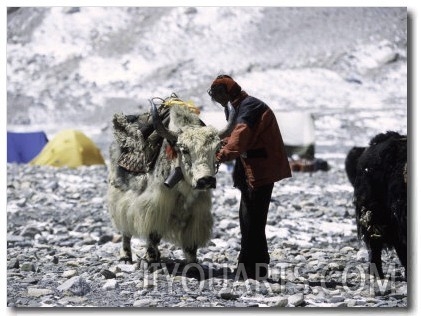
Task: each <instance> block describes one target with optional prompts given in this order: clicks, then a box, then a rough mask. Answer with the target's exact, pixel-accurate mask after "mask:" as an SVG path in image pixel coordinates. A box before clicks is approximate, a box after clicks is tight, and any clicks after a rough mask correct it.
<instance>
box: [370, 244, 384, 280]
mask: <svg viewBox="0 0 421 316" xmlns="http://www.w3.org/2000/svg"><path fill="white" fill-rule="evenodd" d="M382 248H383V243H382V240H380V239H378V238H370V240H369V243H368V256H369V259H370V274H372V275H374V276H375V275H376V273H375V272H376V271H375V270H377V273H378V276H379V278H381V279H384V274H383V268H382ZM373 265H374V267H375V268H376V269H374V267H373Z"/></svg>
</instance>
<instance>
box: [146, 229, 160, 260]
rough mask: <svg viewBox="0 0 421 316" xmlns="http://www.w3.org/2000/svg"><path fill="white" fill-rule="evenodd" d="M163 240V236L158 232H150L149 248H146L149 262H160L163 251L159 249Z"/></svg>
mask: <svg viewBox="0 0 421 316" xmlns="http://www.w3.org/2000/svg"><path fill="white" fill-rule="evenodd" d="M160 241H161V236H159V234H158V233H156V232H154V233H150V234H149V236H148V248H147V249H146V260H147V261H148V262H159V260H160V258H161V253H160V252H159V249H158V244H159V242H160Z"/></svg>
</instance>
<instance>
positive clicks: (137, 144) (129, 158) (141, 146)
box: [112, 93, 200, 173]
mask: <svg viewBox="0 0 421 316" xmlns="http://www.w3.org/2000/svg"><path fill="white" fill-rule="evenodd" d="M157 100H158V101H159V102H160V105H159V107H158V112H159V115H160V117H161V120H162V123H163V124H164V126H165V127H168V125H169V122H170V107H171V106H172V105H175V104H178V105H183V106H186V107H188V108H189V110H190V111H192V112H194V113H196V114H199V113H200V111H199V109H198V108H197V107H196V106H195V105H194V104H193V103H192V102H186V101H183V100H181V99H179V98H178V97H177V95H176V94H175V93H173V94H171V96H170V97H168V98H165V99H162V98H153V99H152V100H151V102H156V101H157ZM112 122H113V128H114V138H115V140H116V142H117V144H118V146H119V147H120V149H121V154H120V157H119V159H118V165H119V166H120V167H121V168H123V169H125V170H126V171H128V172H132V173H147V172H149V171H150V170H152V169H153V168H154V166H155V162H156V159H157V157H158V155H159V150H160V148H161V145H162V142H163V138H162V137H161V136H159V135H158V133H157V132H156V131H155V128H154V125H153V120H152V114H151V113H150V112H145V113H143V114H139V115H124V114H122V113H120V114H114V117H113V121H112Z"/></svg>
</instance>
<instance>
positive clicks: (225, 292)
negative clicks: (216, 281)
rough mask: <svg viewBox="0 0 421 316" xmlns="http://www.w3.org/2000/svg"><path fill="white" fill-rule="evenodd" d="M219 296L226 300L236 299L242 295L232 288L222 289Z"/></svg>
mask: <svg viewBox="0 0 421 316" xmlns="http://www.w3.org/2000/svg"><path fill="white" fill-rule="evenodd" d="M219 296H220V297H221V298H223V299H224V300H236V299H238V298H239V297H240V295H238V294H237V293H234V292H233V291H232V290H230V289H222V290H221V291H220V292H219Z"/></svg>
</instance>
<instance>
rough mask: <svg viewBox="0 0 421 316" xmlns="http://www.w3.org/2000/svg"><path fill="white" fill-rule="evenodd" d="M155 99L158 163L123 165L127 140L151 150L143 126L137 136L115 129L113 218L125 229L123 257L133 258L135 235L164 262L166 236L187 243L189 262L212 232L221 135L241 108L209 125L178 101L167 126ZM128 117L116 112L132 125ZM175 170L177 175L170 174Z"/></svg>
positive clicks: (152, 257)
mask: <svg viewBox="0 0 421 316" xmlns="http://www.w3.org/2000/svg"><path fill="white" fill-rule="evenodd" d="M150 103H151V111H150V113H151V117H152V120H153V130H154V133H156V134H157V135H156V136H157V137H159V138H161V139H162V141H161V142H157V143H158V144H159V146H160V147H159V148H158V151H157V152H158V155H157V157H156V160H155V161H156V162H155V164H154V166H153V167H150V168H149V169H146V170H144V172H132V171H128V170H125V169H123V168H122V167H121V165H119V158H120V157H121V154H122V153H124V148H123V147H122V146H121V144H126V145H127V143H130V146H131V147H132V148H135V149H136V148H137V149H136V150H134V153H135V155H136V153H137V154H139V155H140V154H142V151H143V152H145V151H147V148H145V147H144V143H145V142H144V141H140V140H141V138H142V135H140V130H139V129H135V130H132V131H131V133H132V135H137V136H136V137H138V138H137V139H136V137H134V138H133V139H130V140H128V139H123V140H122V139H119V137H118V136H116V133H115V134H114V135H115V138H116V140H119V142H117V141H116V140H115V141H114V142H113V143H112V145H111V146H110V168H109V176H108V193H107V200H108V210H109V214H110V217H111V220H112V223H113V225H114V226H115V228H116V229H118V230H119V231H120V232H121V233H122V235H123V238H122V246H121V250H120V260H122V261H125V262H132V251H131V245H130V242H131V238H132V237H139V238H144V239H146V240H147V249H146V255H145V259H146V260H147V261H148V262H159V260H160V251H159V248H158V245H159V243H160V241H161V239H164V240H167V241H169V242H172V243H173V244H175V245H177V246H179V247H181V248H182V249H183V252H184V256H185V261H186V262H187V263H193V262H197V249H198V247H203V246H205V245H206V243H207V242H208V241H209V240H210V238H211V234H212V225H213V218H212V214H211V205H212V203H211V197H212V195H211V194H212V192H211V190H212V189H213V188H215V187H216V178H215V173H216V165H217V164H216V158H215V154H216V152H217V151H218V150H219V149H220V146H221V139H223V138H224V137H226V136H227V135H228V134H229V133H230V132H231V129H232V128H233V126H234V120H235V114H236V112H235V110H234V108H233V107H231V106H230V108H229V110H230V111H229V119H228V123H227V125H226V127H225V128H224V129H223V130H221V131H218V130H217V129H215V128H214V127H212V126H205V124H204V123H203V122H202V121H201V120H200V119H199V116H198V115H197V114H195V113H193V112H192V111H191V110H190V109H189V108H188V107H186V106H183V105H177V104H175V105H172V106H171V107H169V110H168V109H167V112H168V111H169V116H168V118H169V123H168V124H167V126H166V125H165V124H164V123H163V118H162V117H161V116H160V113H159V112H158V109H157V106H156V104H155V102H153V101H151V100H150ZM125 120H127V116H125V115H123V114H115V115H114V123H115V126H116V124H117V121H118V122H119V124H120V125H121V124H124V123H126V125H127V124H128V123H129V122H127V121H125ZM120 138H121V135H120ZM136 146H137V147H136ZM137 171H139V170H137ZM174 175H175V178H177V179H176V180H175V181H173V180H171V179H169V178H171V176H174ZM169 182H171V183H169Z"/></svg>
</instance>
